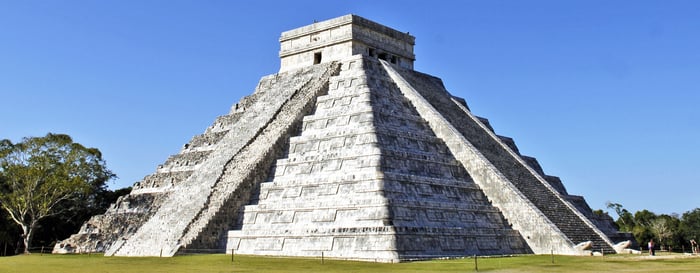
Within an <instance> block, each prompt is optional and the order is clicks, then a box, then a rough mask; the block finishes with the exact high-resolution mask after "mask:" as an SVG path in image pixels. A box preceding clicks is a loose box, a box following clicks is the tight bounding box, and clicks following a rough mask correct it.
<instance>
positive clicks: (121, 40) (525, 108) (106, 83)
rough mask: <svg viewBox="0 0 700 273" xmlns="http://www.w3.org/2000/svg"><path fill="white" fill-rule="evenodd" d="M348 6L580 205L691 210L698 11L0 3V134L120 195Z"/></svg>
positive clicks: (433, 4) (642, 4)
mask: <svg viewBox="0 0 700 273" xmlns="http://www.w3.org/2000/svg"><path fill="white" fill-rule="evenodd" d="M349 13H353V14H357V15H360V16H363V17H366V18H368V19H371V20H374V21H376V22H379V23H382V24H385V25H388V26H391V27H393V28H395V29H398V30H400V31H408V32H410V33H411V34H412V35H414V36H415V37H416V47H415V53H416V58H417V60H416V63H415V68H416V70H418V71H421V72H425V73H428V74H431V75H434V76H438V77H440V78H442V79H443V81H444V83H445V85H446V86H447V88H448V89H449V90H450V92H452V93H453V94H454V95H457V96H459V97H463V98H465V99H466V100H467V102H468V104H469V105H470V107H471V109H472V111H473V112H474V113H475V114H477V115H479V116H483V117H486V118H488V119H490V120H491V123H492V125H493V126H494V128H495V130H496V132H497V133H498V134H501V135H505V136H510V137H513V138H514V139H515V141H516V143H517V144H518V146H519V147H520V150H521V152H522V153H523V154H526V155H530V156H534V157H536V158H538V159H539V161H540V163H541V165H542V166H543V168H544V170H545V172H547V173H548V174H551V175H556V176H560V177H561V178H562V180H563V181H564V185H565V186H566V187H567V189H568V190H569V192H570V193H573V194H578V195H583V196H585V197H586V199H587V200H588V203H589V204H590V205H591V207H593V208H594V209H596V208H604V207H605V203H606V201H613V202H618V203H621V204H623V205H624V206H625V207H626V208H628V209H629V210H631V211H636V210H641V209H649V210H651V211H654V212H656V213H674V212H675V213H683V212H685V211H688V210H691V209H693V208H696V207H700V166H699V164H698V163H699V161H698V156H699V155H700V128H699V126H698V124H699V121H700V110H699V109H698V104H699V103H700V35H699V34H700V2H698V1H444V2H441V1H395V2H390V1H279V2H277V3H275V2H271V1H264V2H263V1H255V2H254V1H240V3H239V1H165V0H164V1H87V0H85V1H77V0H75V1H9V0H0V138H9V139H11V140H13V141H15V142H17V141H20V140H21V138H22V137H24V136H43V135H45V134H46V133H47V132H55V133H66V134H69V135H71V136H73V138H74V140H75V141H77V142H80V143H82V144H84V145H87V146H91V147H96V148H99V149H100V150H101V151H102V152H103V156H104V158H105V159H106V161H107V165H108V167H109V168H110V169H112V170H113V171H114V172H115V173H116V174H117V175H118V176H119V179H117V180H115V181H114V182H112V183H110V187H111V188H120V187H125V186H130V185H131V184H133V183H134V182H136V181H138V180H140V179H141V178H143V177H144V176H145V175H147V174H150V173H152V172H154V171H155V169H156V166H157V165H158V164H161V163H162V162H164V161H165V160H166V158H167V157H168V156H169V155H171V154H174V153H177V152H178V151H179V150H180V148H181V147H182V145H183V144H185V143H187V142H188V141H189V139H190V138H191V137H192V136H194V135H197V134H200V133H202V132H204V130H205V129H206V127H208V126H209V125H210V124H211V123H212V122H213V121H214V119H215V118H216V117H217V116H219V115H223V114H226V113H227V112H228V111H229V108H230V106H231V105H233V104H234V103H236V102H237V101H238V100H239V99H240V98H241V97H242V96H245V95H248V94H250V93H252V91H253V90H254V88H255V86H256V84H257V82H258V80H259V79H260V77H262V76H264V75H268V74H273V73H275V72H277V70H278V69H279V58H278V56H277V54H278V51H279V44H278V38H279V35H280V33H281V32H282V31H285V30H289V29H292V28H296V27H300V26H304V25H307V24H310V23H312V22H313V21H314V20H325V19H329V18H333V17H337V16H341V15H345V14H349Z"/></svg>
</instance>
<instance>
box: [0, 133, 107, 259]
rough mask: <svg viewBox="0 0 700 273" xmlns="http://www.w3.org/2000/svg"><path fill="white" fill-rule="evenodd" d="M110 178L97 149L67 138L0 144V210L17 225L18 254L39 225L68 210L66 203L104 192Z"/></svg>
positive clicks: (26, 251)
mask: <svg viewBox="0 0 700 273" xmlns="http://www.w3.org/2000/svg"><path fill="white" fill-rule="evenodd" d="M114 177H116V176H115V175H114V174H113V173H112V172H111V171H110V170H108V169H107V167H106V164H105V161H104V160H103V159H102V154H101V153H100V151H99V150H98V149H95V148H86V147H84V146H83V145H80V144H78V143H74V142H73V140H72V139H71V137H70V136H68V135H64V134H52V133H49V134H47V135H46V136H44V137H25V138H23V139H22V141H21V142H19V143H16V144H13V143H12V142H11V141H10V140H7V139H5V140H1V141H0V183H2V185H0V205H1V206H2V208H3V209H4V210H5V211H6V212H7V213H8V214H9V216H10V218H11V219H12V221H14V222H15V223H16V224H17V225H19V227H20V229H21V234H22V235H21V236H22V240H23V244H24V253H29V248H30V246H31V241H32V237H33V235H34V232H35V231H36V228H37V226H38V224H39V221H40V220H42V219H44V218H46V217H50V216H54V215H58V214H61V213H63V212H64V211H65V210H68V209H70V208H71V206H64V204H65V203H66V202H70V201H72V200H77V199H80V198H86V197H87V196H89V195H90V193H91V192H93V191H95V190H96V189H104V188H105V184H106V182H107V181H109V180H110V179H112V178H114Z"/></svg>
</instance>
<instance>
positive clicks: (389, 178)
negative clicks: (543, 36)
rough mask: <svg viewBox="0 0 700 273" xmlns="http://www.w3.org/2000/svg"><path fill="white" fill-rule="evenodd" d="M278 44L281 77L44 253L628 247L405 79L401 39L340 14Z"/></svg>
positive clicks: (408, 51) (475, 124) (411, 77)
mask: <svg viewBox="0 0 700 273" xmlns="http://www.w3.org/2000/svg"><path fill="white" fill-rule="evenodd" d="M280 43H281V51H280V58H281V68H280V73H277V74H273V75H269V76H266V77H263V78H262V79H261V80H260V83H259V84H258V87H257V88H256V91H255V92H254V93H253V94H251V95H250V96H247V97H245V98H243V99H241V101H240V102H238V103H236V104H235V105H233V106H232V107H231V111H230V112H229V113H228V114H226V115H223V116H221V117H219V118H217V119H216V120H215V121H214V123H213V124H212V125H211V126H210V127H208V128H207V129H206V130H205V132H204V133H203V134H202V135H199V136H195V137H194V138H192V140H191V141H190V142H189V143H187V144H185V145H184V146H183V148H182V149H181V151H180V152H179V153H178V154H175V155H173V156H171V157H169V158H168V159H167V160H166V162H165V163H163V164H162V165H160V166H159V167H158V169H157V170H156V172H155V173H154V174H151V175H149V176H147V177H145V178H144V180H143V181H140V182H138V183H137V184H135V185H134V189H133V191H132V192H131V193H130V194H129V195H127V196H124V197H122V198H120V199H119V200H118V201H117V203H116V204H114V205H113V206H112V207H111V208H110V209H109V210H108V211H107V213H105V214H104V215H100V216H95V217H93V218H92V219H91V220H90V221H88V222H87V223H86V224H85V225H84V226H83V228H82V229H81V231H80V232H79V233H78V234H76V235H74V236H72V237H71V238H69V239H67V240H65V241H64V242H62V243H61V244H59V245H57V247H56V249H55V252H57V253H70V252H79V251H104V252H105V254H106V255H123V256H159V255H162V256H172V255H174V254H175V253H177V252H178V251H180V252H184V251H188V252H189V251H194V252H202V251H207V252H208V251H221V252H223V251H228V252H230V251H235V252H236V253H240V254H255V255H284V256H313V257H318V256H321V255H324V256H325V257H332V258H341V259H357V260H369V261H381V262H394V261H400V260H411V259H426V258H436V257H455V256H467V255H495V254H517V253H547V254H549V253H550V252H551V251H554V252H555V253H558V254H586V253H588V254H590V251H588V250H585V249H583V248H581V247H577V245H578V244H581V243H583V242H587V243H586V246H590V247H592V249H593V250H595V251H598V250H602V251H604V252H606V253H610V252H613V251H616V250H617V249H613V245H612V241H613V240H615V241H617V239H625V240H627V239H628V238H629V237H628V236H629V234H625V233H619V232H618V231H617V230H616V229H615V227H614V225H613V224H612V220H611V219H609V217H607V218H606V217H605V215H597V214H594V213H593V212H592V211H591V209H590V208H589V207H588V205H587V204H586V202H585V200H584V199H583V197H580V196H575V195H570V194H569V193H567V192H566V188H565V187H564V185H563V183H562V182H561V180H560V179H559V178H557V177H555V176H549V175H547V174H545V172H544V170H543V168H542V167H541V166H540V164H539V163H538V162H537V159H535V158H534V157H529V156H524V155H521V154H520V152H519V151H518V148H517V146H516V144H515V141H514V140H513V139H512V138H509V137H505V136H498V135H496V134H495V131H494V129H493V127H491V125H490V124H489V122H488V120H487V119H485V118H481V117H477V116H474V115H473V114H472V113H471V112H470V110H469V109H468V107H467V103H466V101H465V100H464V99H461V98H457V97H454V96H452V95H450V94H449V92H448V91H447V90H445V88H444V86H443V85H442V82H441V80H440V79H438V78H435V77H432V76H429V75H426V74H422V73H419V72H416V71H413V70H412V68H413V61H414V59H415V56H414V55H413V44H414V38H413V37H412V36H410V35H408V34H406V33H402V32H398V31H396V30H393V29H390V28H388V27H385V26H381V25H379V24H377V23H374V22H371V21H369V20H367V19H364V18H361V17H359V16H355V15H348V16H343V17H339V18H336V19H332V20H328V21H324V22H319V23H315V24H313V25H310V26H306V27H301V28H298V29H295V30H291V31H288V32H285V33H283V34H282V36H281V38H280ZM611 239H613V240H611ZM587 251H588V252H587Z"/></svg>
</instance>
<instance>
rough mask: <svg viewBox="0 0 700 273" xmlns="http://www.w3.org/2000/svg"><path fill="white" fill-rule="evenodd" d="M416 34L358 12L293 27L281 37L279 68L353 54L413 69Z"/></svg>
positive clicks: (330, 59) (334, 59)
mask: <svg viewBox="0 0 700 273" xmlns="http://www.w3.org/2000/svg"><path fill="white" fill-rule="evenodd" d="M414 44H415V37H413V36H411V35H409V34H408V33H403V32H400V31H397V30H394V29H392V28H389V27H386V26H384V25H380V24H378V23H375V22H372V21H370V20H367V19H365V18H362V17H360V16H357V15H352V14H349V15H345V16H341V17H337V18H334V19H330V20H326V21H322V22H316V23H314V24H312V25H308V26H304V27H300V28H296V29H292V30H289V31H285V32H283V33H282V36H281V37H280V47H281V48H280V59H281V66H280V71H288V70H292V69H295V68H300V67H304V66H309V65H314V64H319V63H327V62H332V61H338V60H341V59H343V58H347V57H350V56H353V55H365V56H369V57H374V58H378V59H382V60H385V61H388V62H391V63H393V64H397V65H399V66H401V67H403V68H407V69H413V61H414V60H415V59H416V58H415V55H414V54H413V45H414Z"/></svg>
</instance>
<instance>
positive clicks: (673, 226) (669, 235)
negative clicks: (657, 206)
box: [649, 214, 679, 250]
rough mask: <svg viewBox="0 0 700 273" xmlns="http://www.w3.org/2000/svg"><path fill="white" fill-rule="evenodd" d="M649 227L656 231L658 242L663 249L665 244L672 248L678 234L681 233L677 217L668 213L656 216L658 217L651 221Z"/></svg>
mask: <svg viewBox="0 0 700 273" xmlns="http://www.w3.org/2000/svg"><path fill="white" fill-rule="evenodd" d="M649 229H650V230H651V232H653V233H654V236H655V237H656V238H658V240H659V242H658V243H659V246H661V249H662V250H663V249H664V246H666V248H667V249H669V250H671V247H673V246H674V245H676V243H675V242H674V240H675V239H676V235H677V234H678V233H679V231H678V219H677V218H674V217H672V216H669V215H666V214H662V215H659V216H658V217H656V219H654V220H653V221H651V224H650V225H649Z"/></svg>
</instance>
